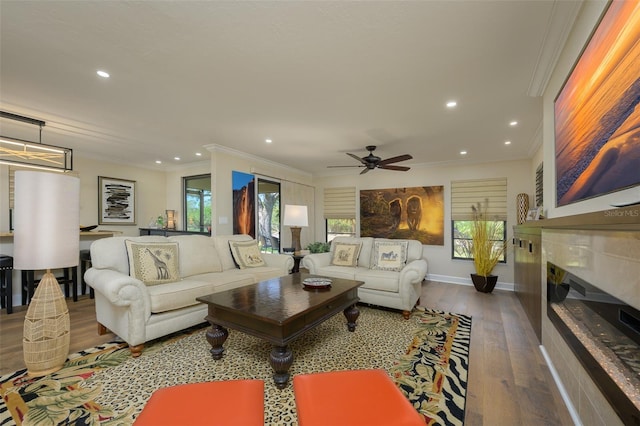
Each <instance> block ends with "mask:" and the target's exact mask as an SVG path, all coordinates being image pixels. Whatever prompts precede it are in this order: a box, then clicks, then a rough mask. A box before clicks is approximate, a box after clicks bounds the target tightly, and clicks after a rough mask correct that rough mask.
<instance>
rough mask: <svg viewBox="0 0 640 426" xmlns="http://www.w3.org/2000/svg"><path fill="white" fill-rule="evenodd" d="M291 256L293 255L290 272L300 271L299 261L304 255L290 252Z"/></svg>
mask: <svg viewBox="0 0 640 426" xmlns="http://www.w3.org/2000/svg"><path fill="white" fill-rule="evenodd" d="M292 256H293V269H292V270H291V273H292V274H295V273H297V272H300V261H301V260H302V258H303V257H304V255H301V254H292Z"/></svg>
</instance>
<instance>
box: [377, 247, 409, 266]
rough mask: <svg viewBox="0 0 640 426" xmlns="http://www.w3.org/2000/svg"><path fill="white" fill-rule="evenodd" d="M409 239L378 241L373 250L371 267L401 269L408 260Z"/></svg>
mask: <svg viewBox="0 0 640 426" xmlns="http://www.w3.org/2000/svg"><path fill="white" fill-rule="evenodd" d="M408 247H409V242H408V241H376V242H374V243H373V251H372V252H371V257H372V259H371V269H379V270H383V271H401V270H402V268H404V265H405V263H406V262H407V249H408Z"/></svg>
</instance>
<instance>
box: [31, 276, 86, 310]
mask: <svg viewBox="0 0 640 426" xmlns="http://www.w3.org/2000/svg"><path fill="white" fill-rule="evenodd" d="M61 269H62V276H61V277H59V276H56V280H57V281H58V284H63V285H64V296H65V297H69V296H70V291H69V284H71V288H72V290H73V294H72V296H73V301H74V302H77V301H78V268H75V267H69V268H61ZM38 283H40V280H36V279H35V271H33V270H28V271H22V304H23V305H27V304H29V302H30V301H31V298H32V297H33V293H34V291H35V288H36V287H37V286H38Z"/></svg>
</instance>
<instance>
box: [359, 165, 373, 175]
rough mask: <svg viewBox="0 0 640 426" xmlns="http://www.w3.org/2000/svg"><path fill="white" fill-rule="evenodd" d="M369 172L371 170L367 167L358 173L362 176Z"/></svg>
mask: <svg viewBox="0 0 640 426" xmlns="http://www.w3.org/2000/svg"><path fill="white" fill-rule="evenodd" d="M369 170H371V169H370V168H368V167H365V168H364V170H363V171H361V172H360V174H361V175H363V174H365V173H367V172H368V171H369Z"/></svg>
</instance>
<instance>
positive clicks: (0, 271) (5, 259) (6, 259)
mask: <svg viewBox="0 0 640 426" xmlns="http://www.w3.org/2000/svg"><path fill="white" fill-rule="evenodd" d="M12 275H13V257H11V256H6V255H4V254H0V305H1V306H0V308H7V314H10V313H12V312H13V277H12Z"/></svg>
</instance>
